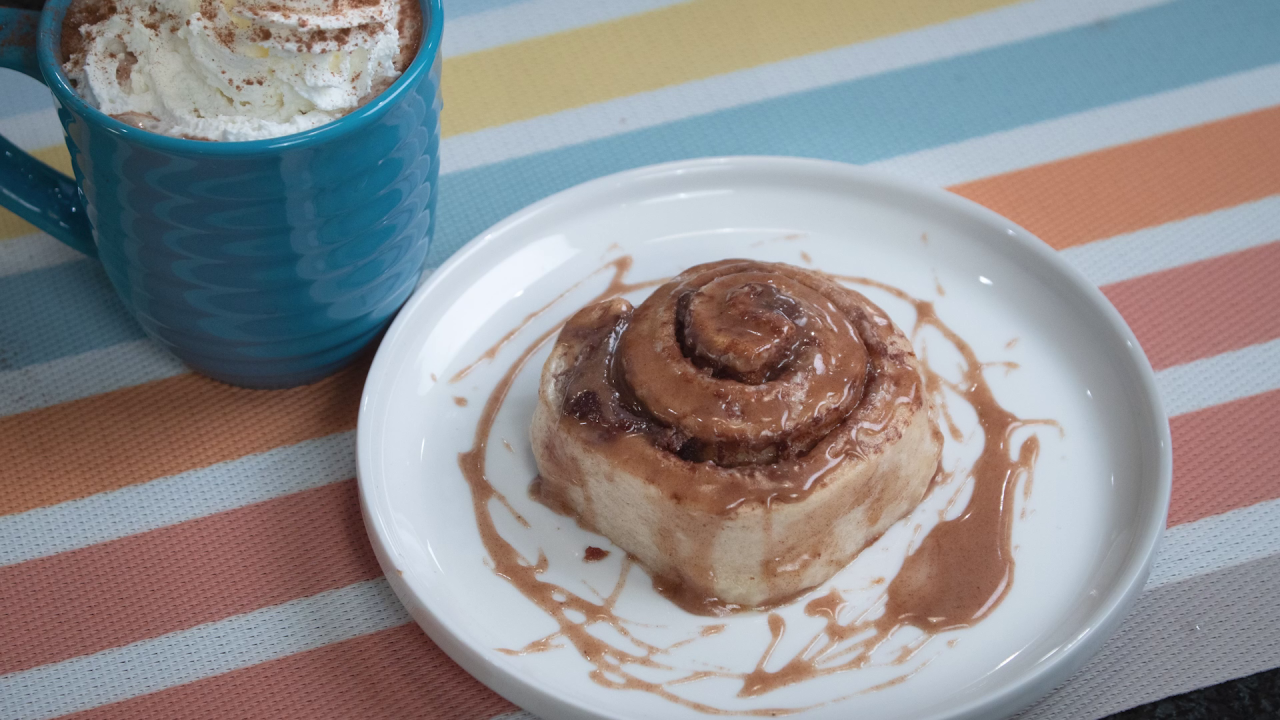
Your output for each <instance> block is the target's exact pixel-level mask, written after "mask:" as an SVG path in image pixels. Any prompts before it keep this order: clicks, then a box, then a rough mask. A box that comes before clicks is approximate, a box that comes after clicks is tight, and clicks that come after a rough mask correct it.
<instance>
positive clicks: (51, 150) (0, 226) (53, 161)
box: [0, 145, 71, 240]
mask: <svg viewBox="0 0 1280 720" xmlns="http://www.w3.org/2000/svg"><path fill="white" fill-rule="evenodd" d="M31 154H32V155H33V156H35V158H36V159H37V160H39V161H40V162H43V163H44V164H46V165H50V166H52V167H53V168H54V169H56V170H58V171H59V172H64V173H66V174H67V175H70V174H71V156H70V155H68V154H67V146H66V145H53V146H50V147H47V148H40V149H39V150H33V151H32V152H31ZM33 232H40V231H39V230H37V229H36V228H35V227H33V226H32V225H31V224H30V223H28V222H27V221H26V220H23V219H22V218H20V217H18V216H17V215H14V214H13V213H11V212H9V211H8V210H4V209H0V240H9V239H11V238H16V237H20V236H22V235H30V234H31V233H33Z"/></svg>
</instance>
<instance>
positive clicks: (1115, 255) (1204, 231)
mask: <svg viewBox="0 0 1280 720" xmlns="http://www.w3.org/2000/svg"><path fill="white" fill-rule="evenodd" d="M1277 85H1280V78H1278V82H1277ZM1277 240H1280V195H1273V196H1271V197H1268V198H1263V199H1262V200H1256V201H1254V202H1250V203H1245V204H1243V205H1236V206H1235V207H1230V208H1227V209H1225V210H1216V211H1214V212H1211V213H1205V214H1204V215H1196V216H1194V217H1190V218H1187V219H1185V220H1175V221H1174V222H1170V223H1165V224H1164V225H1157V226H1155V227H1150V228H1144V229H1142V230H1137V231H1135V232H1131V233H1125V234H1124V235H1116V236H1115V237H1112V238H1108V239H1106V240H1099V241H1098V242H1092V243H1087V244H1085V245H1077V246H1076V247H1071V248H1067V249H1066V250H1063V251H1062V256H1063V257H1064V258H1066V259H1067V261H1068V262H1070V263H1071V264H1072V265H1075V266H1076V269H1078V270H1080V271H1081V272H1082V273H1084V275H1085V277H1087V278H1089V280H1090V281H1092V282H1093V283H1094V284H1095V285H1109V284H1111V283H1115V282H1120V281H1121V280H1128V279H1130V278H1135V277H1138V276H1140V275H1147V274H1149V273H1153V272H1159V271H1161V270H1168V269H1170V268H1175V267H1178V266H1179V265H1186V264H1187V263H1193V262H1196V261H1197V260H1206V259H1208V258H1211V257H1217V256H1219V255H1226V254H1227V253H1233V252H1237V251H1239V250H1247V249H1249V248H1252V247H1258V246H1259V245H1266V244H1267V243H1271V242H1275V241H1277Z"/></svg>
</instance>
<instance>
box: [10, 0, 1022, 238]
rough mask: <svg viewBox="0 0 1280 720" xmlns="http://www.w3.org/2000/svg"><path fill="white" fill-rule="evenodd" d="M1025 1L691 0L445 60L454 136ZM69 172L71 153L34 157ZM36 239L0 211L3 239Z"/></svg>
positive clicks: (58, 150)
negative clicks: (25, 236) (31, 237)
mask: <svg viewBox="0 0 1280 720" xmlns="http://www.w3.org/2000/svg"><path fill="white" fill-rule="evenodd" d="M1015 1H1016V0H951V2H939V1H938V0H895V1H894V2H885V1H884V0H693V2H689V3H683V4H680V5H673V6H670V7H667V8H663V9H660V10H655V11H653V12H648V13H641V14H639V15H632V16H630V17H625V18H621V19H618V20H614V21H612V22H607V23H601V24H599V25H590V26H587V27H583V28H578V29H576V30H569V31H567V32H563V33H557V34H554V35H546V36H543V37H538V38H533V39H530V40H526V41H523V42H519V43H514V44H511V45H504V46H501V47H496V48H492V49H490V50H485V51H482V52H478V53H472V54H470V55H462V56H458V57H454V58H450V59H448V60H446V61H445V63H444V64H445V67H444V85H445V94H446V95H445V106H446V110H445V113H444V118H443V121H444V134H445V136H450V135H457V134H459V133H465V132H472V131H474V130H480V129H483V128H487V127H493V126H495V125H503V124H506V123H509V122H515V121H517V120H525V119H528V118H531V117H537V116H539V115H547V114H550V113H554V112H559V111H561V110H568V109H570V108H575V107H581V106H583V105H589V104H591V103H596V102H602V101H604V100H611V99H613V98H618V97H623V96H626V95H632V94H635V93H640V92H645V91H649V90H656V89H658V88H662V87H666V86H668V85H677V84H680V83H685V82H689V81H692V80H700V79H702V78H707V77H711V76H713V75H720V74H722V73H727V72H733V71H735V70H743V69H746V68H750V67H756V66H758V65H765V64H768V63H772V62H778V61H780V60H786V59H788V58H793V57H799V56H801V55H808V54H810V53H815V52H821V51H823V50H830V49H832V48H837V47H841V46H844V45H851V44H854V43H858V42H864V41H866V40H871V39H873V38H877V37H883V36H885V35H892V34H895V33H900V32H905V31H908V30H914V29H917V28H921V27H925V26H927V25H934V24H936V23H940V22H945V21H947V20H952V19H955V18H958V17H963V16H966V15H971V14H973V13H977V12H981V11H984V10H991V9H993V8H997V7H1001V6H1005V5H1011V4H1013V3H1014V2H1015ZM32 154H33V155H35V156H36V157H37V158H39V159H40V160H42V161H44V162H46V163H48V164H49V165H52V166H53V167H55V168H57V169H59V170H61V171H62V172H65V173H67V174H68V175H69V174H71V160H70V158H69V157H68V156H67V151H66V148H65V147H63V146H61V145H58V146H55V147H48V148H43V149H40V150H37V151H35V152H33V153H32ZM33 232H36V229H35V228H34V227H32V226H31V225H29V224H28V223H26V222H25V221H23V220H21V219H19V218H18V217H17V216H15V215H13V214H12V213H10V212H8V211H6V210H0V240H7V239H10V238H14V237H18V236H21V235H26V234H29V233H33Z"/></svg>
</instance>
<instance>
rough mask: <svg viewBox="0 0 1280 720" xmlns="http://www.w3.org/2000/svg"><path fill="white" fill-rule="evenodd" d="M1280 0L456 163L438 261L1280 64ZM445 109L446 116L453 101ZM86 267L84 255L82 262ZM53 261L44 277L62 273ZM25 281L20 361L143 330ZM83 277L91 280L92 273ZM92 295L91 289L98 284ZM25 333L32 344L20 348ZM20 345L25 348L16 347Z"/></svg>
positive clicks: (9, 341)
mask: <svg viewBox="0 0 1280 720" xmlns="http://www.w3.org/2000/svg"><path fill="white" fill-rule="evenodd" d="M1278 36H1280V2H1275V0H1182V1H1181V2H1176V3H1172V4H1169V5H1163V6H1159V7H1156V8H1152V9H1149V10H1144V11H1140V12H1136V13H1132V14H1130V15H1126V16H1123V17H1120V18H1115V19H1112V20H1110V21H1107V22H1106V23H1100V24H1096V25H1091V26H1088V27H1083V28H1077V29H1073V30H1067V31H1063V32H1059V33H1055V34H1052V35H1047V36H1044V37H1040V38H1034V39H1031V40H1028V41H1024V42H1020V43H1015V44H1011V45H1005V46H1001V47H998V48H994V49H991V50H986V51H983V52H979V53H974V54H971V55H967V56H963V57H959V58H954V59H950V60H944V61H939V62H934V63H929V64H926V65H922V66H918V67H913V68H907V69H904V70H899V71H895V72H891V73H885V74H882V75H878V76H874V77H869V78H863V79H859V80H855V81H851V82H847V83H843V84H840V85H835V86H831V87H827V88H821V89H818V90H813V91H809V92H804V93H798V94H794V95H790V96H786V97H782V98H777V99H773V100H768V101H763V102H758V103H753V104H750V105H746V106H743V107H740V108H734V109H731V110H724V111H720V112H716V113H712V114H709V115H704V116H700V117H695V118H690V119H687V120H682V121H678V122H673V123H668V124H666V125H662V126H659V127H655V128H650V129H645V130H638V131H635V132H631V133H627V134H625V135H620V136H616V137H611V138H606V139H602V140H597V141H593V142H589V143H584V144H581V145H576V146H572V147H568V148H562V149H559V150H553V151H548V152H544V153H540V154H537V155H532V156H528V157H523V158H518V159H515V160H510V161H507V162H503V163H498V164H495V165H491V166H486V167H482V168H476V169H473V170H468V171H466V172H460V173H454V174H451V175H447V176H444V177H442V178H441V179H440V206H439V215H438V221H437V225H436V228H437V237H436V241H435V244H434V245H433V247H432V250H431V253H430V257H429V258H428V264H429V265H431V266H436V265H438V264H439V263H441V262H443V261H444V259H445V258H447V257H448V256H449V255H451V254H452V253H453V252H455V251H456V250H457V249H458V248H459V247H460V246H461V245H462V244H463V243H465V242H466V241H468V240H470V239H471V238H472V237H474V236H475V235H476V234H478V233H479V232H481V231H482V230H483V229H484V228H486V227H488V226H489V225H491V224H493V223H494V222H497V221H498V220H500V219H501V218H503V217H505V216H506V215H508V214H510V213H512V212H514V211H516V210H518V209H520V208H521V207H523V206H525V205H527V204H529V203H530V202H533V201H535V200H537V199H539V198H542V197H545V196H546V195H548V194H551V193H553V192H556V191H559V190H562V189H565V188H568V187H571V186H573V185H575V184H577V183H579V182H582V181H584V180H588V179H591V178H594V177H598V176H600V175H604V174H608V173H612V172H616V171H619V170H625V169H627V168H632V167H638V166H641V165H646V164H649V163H653V162H661V161H667V160H676V159H680V158H687V157H696V156H705V155H721V154H776V155H799V156H808V157H821V158H829V159H835V160H843V161H846V162H855V163H864V162H871V161H875V160H880V159H883V158H888V157H893V156H895V155H900V154H904V153H910V152H915V151H919V150H924V149H928V148H932V147H937V146H939V145H944V144H946V143H951V142H956V141H960V140H965V139H968V138H972V137H978V136H982V135H987V134H990V133H993V132H998V131H1001V130H1007V129H1011V128H1016V127H1019V126H1022V125H1026V124H1029V123H1034V122H1040V121H1043V120H1049V119H1052V118H1055V117H1060V116H1063V115H1066V114H1070V113H1075V112H1080V111H1083V110H1088V109H1090V108H1096V107H1100V106H1103V105H1108V104H1111V103H1115V102H1120V101H1124V100H1131V99H1134V98H1137V97H1141V96H1144V95H1149V94H1152V93H1157V92H1162V91H1165V90H1170V89H1174V88H1178V87H1182V86H1184V85H1188V84H1192V83H1197V82H1202V81H1205V80H1210V79H1213V78H1216V77H1221V76H1223V75H1229V74H1232V73H1236V72H1241V71H1244V70H1248V69H1251V68H1255V67H1259V66H1262V65H1267V64H1271V63H1275V62H1280V42H1277V41H1276V37H1278ZM445 112H448V110H447V109H446V111H445ZM76 264H77V265H83V264H84V263H76ZM56 269H57V268H55V269H52V270H49V271H41V272H52V271H53V270H56ZM25 277H26V276H24V275H19V276H13V277H9V278H0V308H3V309H4V310H3V312H4V315H3V316H0V327H3V328H6V330H5V331H4V332H5V333H6V334H5V335H4V336H0V351H3V352H4V354H5V356H6V360H7V362H8V366H9V367H21V366H23V365H27V364H30V363H33V362H42V361H45V360H48V359H52V358H54V357H60V356H63V355H68V354H71V353H73V352H82V351H83V350H85V349H88V347H86V344H87V343H89V342H90V337H89V336H88V335H86V334H83V333H77V332H74V331H71V330H68V329H67V327H68V326H69V325H74V326H80V325H87V324H93V325H94V332H93V333H92V338H91V340H92V344H94V346H102V345H107V344H111V343H113V342H123V341H126V340H132V339H134V338H136V337H138V331H137V329H136V327H135V326H134V325H132V323H130V322H129V321H127V320H123V319H122V318H115V321H114V322H112V323H107V322H105V321H104V320H101V319H99V320H94V321H93V322H92V323H87V322H83V321H82V320H81V318H85V317H97V316H99V315H101V314H103V313H106V312H107V310H106V303H107V300H108V299H110V301H111V305H110V307H111V308H113V310H112V312H121V311H120V310H119V303H117V302H115V301H114V298H109V297H108V295H109V293H107V291H106V287H105V284H104V283H102V282H97V284H95V285H93V287H94V288H95V289H96V292H97V294H99V295H101V297H96V301H86V300H83V299H76V300H74V301H73V300H70V299H69V296H68V295H67V294H65V292H63V293H62V294H60V292H55V291H54V290H52V289H51V288H50V287H49V286H47V285H44V284H41V283H24V287H25V289H24V290H22V291H21V292H17V291H11V290H9V289H8V288H9V286H10V284H12V283H16V282H23V280H22V279H23V278H25ZM86 282H87V281H86ZM23 293H30V295H29V296H26V297H27V298H28V299H29V305H30V307H32V308H43V310H42V312H43V321H42V322H39V323H34V322H28V323H25V324H23V325H22V327H21V328H18V325H17V324H14V323H12V322H11V321H10V320H9V316H10V315H11V312H10V308H12V307H14V306H13V305H10V304H8V300H6V299H7V298H17V297H20V296H22V294H23ZM88 294H93V293H88ZM16 341H21V342H20V343H19V342H16ZM9 347H13V348H14V350H9V349H8V348H9Z"/></svg>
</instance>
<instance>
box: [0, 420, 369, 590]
mask: <svg viewBox="0 0 1280 720" xmlns="http://www.w3.org/2000/svg"><path fill="white" fill-rule="evenodd" d="M355 445H356V443H355V436H354V434H353V432H343V433H337V434H335V435H329V436H327V437H322V438H316V439H313V440H307V441H304V442H301V443H298V444H296V445H289V446H287V447H282V448H275V449H273V450H269V451H267V452H264V453H259V454H257V455H249V456H247V457H242V458H238V459H236V460H229V461H227V462H222V463H218V464H216V465H210V466H208V467H203V468H200V469H198V470H191V471H188V472H184V473H180V474H178V475H172V476H169V477H165V478H160V479H158V480H152V481H150V482H146V483H141V484H138V485H130V486H128V487H123V488H120V489H118V490H112V491H110V492H103V493H98V494H96V495H90V496H89V497H85V498H80V499H77V500H70V501H67V502H64V503H59V504H57V505H50V506H48V507H42V508H36V509H34V510H28V511H26V512H22V513H18V514H16V515H5V516H0V567H3V566H5V565H12V564H14V563H20V562H26V561H28V560H33V559H35V558H40V557H46V556H49V555H53V554H55V553H60V552H66V551H68V550H75V549H78V548H83V547H88V546H90V545H96V544H98V543H102V542H107V541H109V540H115V539H118V538H122V537H125V536H128V535H135V534H137V533H141V532H146V531H148V530H154V529H156V528H161V527H165V526H168V525H174V524H177V523H180V522H184V521H187V520H194V519H195V518H200V517H205V516H207V515H212V514H214V513H218V512H223V511H226V510H232V509H235V508H239V507H244V506H245V505H251V504H253V503H256V502H262V501H263V500H270V499H272V498H276V497H280V496H283V495H289V494H292V493H296V492H300V491H302V490H308V489H311V488H315V487H320V486H321V485H327V484H329V483H333V482H339V481H341V480H346V479H348V478H352V477H355V474H356V460H355Z"/></svg>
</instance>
